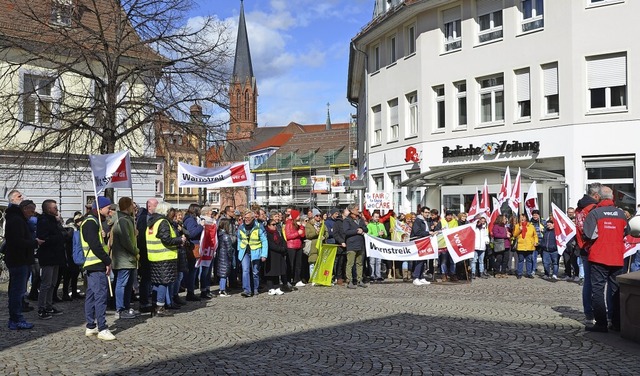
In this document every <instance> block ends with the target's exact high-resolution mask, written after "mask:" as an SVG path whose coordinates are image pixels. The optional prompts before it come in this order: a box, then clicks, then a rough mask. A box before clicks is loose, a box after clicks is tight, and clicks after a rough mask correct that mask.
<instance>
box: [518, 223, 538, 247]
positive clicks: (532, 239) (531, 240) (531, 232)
mask: <svg viewBox="0 0 640 376" xmlns="http://www.w3.org/2000/svg"><path fill="white" fill-rule="evenodd" d="M521 232H522V231H521V229H520V223H518V224H517V225H516V228H515V229H514V230H513V237H514V238H516V239H517V241H518V246H517V247H516V250H518V251H520V252H533V251H535V249H536V244H538V234H537V233H536V229H535V228H534V227H533V225H532V224H531V223H529V222H527V234H526V235H525V237H524V239H523V238H522V236H520V234H521Z"/></svg>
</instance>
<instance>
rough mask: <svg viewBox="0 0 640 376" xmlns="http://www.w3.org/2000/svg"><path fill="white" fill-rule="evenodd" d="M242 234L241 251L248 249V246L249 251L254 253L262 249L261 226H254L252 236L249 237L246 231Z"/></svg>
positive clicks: (241, 232)
mask: <svg viewBox="0 0 640 376" xmlns="http://www.w3.org/2000/svg"><path fill="white" fill-rule="evenodd" d="M239 232H240V249H245V248H247V244H249V249H251V250H252V251H254V250H256V249H260V248H262V242H261V241H260V225H257V226H254V227H253V229H252V230H251V234H249V237H247V233H246V232H244V231H239Z"/></svg>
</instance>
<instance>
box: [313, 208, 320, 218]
mask: <svg viewBox="0 0 640 376" xmlns="http://www.w3.org/2000/svg"><path fill="white" fill-rule="evenodd" d="M311 213H313V216H314V217H315V216H316V215H320V214H321V213H320V210H318V209H316V208H313V210H311Z"/></svg>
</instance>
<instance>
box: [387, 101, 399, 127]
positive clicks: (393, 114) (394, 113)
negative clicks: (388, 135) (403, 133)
mask: <svg viewBox="0 0 640 376" xmlns="http://www.w3.org/2000/svg"><path fill="white" fill-rule="evenodd" d="M389 124H390V125H396V124H398V100H397V99H394V100H392V101H390V102H389Z"/></svg>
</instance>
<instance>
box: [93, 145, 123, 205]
mask: <svg viewBox="0 0 640 376" xmlns="http://www.w3.org/2000/svg"><path fill="white" fill-rule="evenodd" d="M89 164H90V165H91V174H92V176H93V182H94V187H95V193H96V196H98V195H99V194H100V193H101V192H102V191H104V190H105V189H106V188H131V160H130V157H129V150H125V151H121V152H118V153H113V154H104V155H90V156H89Z"/></svg>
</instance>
